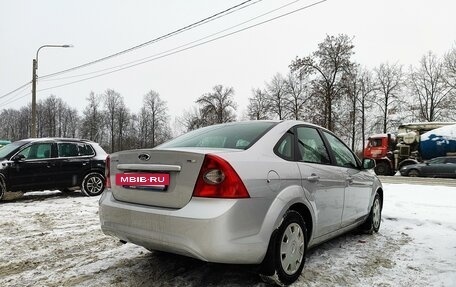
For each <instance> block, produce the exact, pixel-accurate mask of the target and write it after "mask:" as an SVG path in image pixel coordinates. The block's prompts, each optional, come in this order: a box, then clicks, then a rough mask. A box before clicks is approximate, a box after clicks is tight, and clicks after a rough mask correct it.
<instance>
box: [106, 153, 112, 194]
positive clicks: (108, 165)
mask: <svg viewBox="0 0 456 287" xmlns="http://www.w3.org/2000/svg"><path fill="white" fill-rule="evenodd" d="M110 168H111V158H110V157H109V155H108V156H107V157H106V164H105V178H106V182H105V187H106V188H111V171H110Z"/></svg>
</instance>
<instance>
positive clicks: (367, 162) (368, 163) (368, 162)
mask: <svg viewBox="0 0 456 287" xmlns="http://www.w3.org/2000/svg"><path fill="white" fill-rule="evenodd" d="M374 167H375V160H373V159H371V158H365V159H363V168H364V169H373V168H374Z"/></svg>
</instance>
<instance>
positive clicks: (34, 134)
mask: <svg viewBox="0 0 456 287" xmlns="http://www.w3.org/2000/svg"><path fill="white" fill-rule="evenodd" d="M47 47H50V48H71V47H73V45H43V46H41V47H39V48H38V50H37V51H36V57H35V59H33V62H32V128H31V137H32V138H36V137H38V135H37V132H36V80H37V79H38V76H37V74H36V71H37V70H38V53H39V52H40V50H41V49H42V48H47Z"/></svg>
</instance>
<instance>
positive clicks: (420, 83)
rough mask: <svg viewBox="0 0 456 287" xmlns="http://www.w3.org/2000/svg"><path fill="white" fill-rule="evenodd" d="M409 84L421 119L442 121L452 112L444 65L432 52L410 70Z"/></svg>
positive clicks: (449, 89) (449, 88)
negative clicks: (415, 97)
mask: <svg viewBox="0 0 456 287" xmlns="http://www.w3.org/2000/svg"><path fill="white" fill-rule="evenodd" d="M409 82H410V87H411V91H412V93H413V94H415V95H417V96H418V100H419V112H420V118H421V119H423V120H425V121H428V122H433V121H438V120H444V119H445V118H444V117H445V115H446V113H447V112H448V111H449V110H450V109H451V110H452V111H453V110H454V109H453V108H454V105H452V101H451V100H450V95H451V93H450V92H451V87H450V86H449V85H448V81H447V80H446V78H445V67H444V63H443V61H441V60H439V59H438V58H437V56H436V55H434V54H433V53H432V52H429V53H428V54H427V55H425V56H423V57H422V58H421V61H420V65H419V67H417V68H411V69H410V77H409ZM452 106H453V107H452Z"/></svg>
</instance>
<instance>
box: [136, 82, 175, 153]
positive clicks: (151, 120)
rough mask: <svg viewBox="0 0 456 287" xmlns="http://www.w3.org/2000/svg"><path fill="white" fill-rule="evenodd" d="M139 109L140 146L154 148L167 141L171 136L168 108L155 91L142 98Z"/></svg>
mask: <svg viewBox="0 0 456 287" xmlns="http://www.w3.org/2000/svg"><path fill="white" fill-rule="evenodd" d="M143 104H144V105H143V108H142V109H141V115H140V118H141V145H142V146H143V147H145V146H148V147H154V146H156V145H157V144H160V143H162V142H163V141H165V140H167V139H168V138H169V137H170V135H171V132H170V130H171V127H170V125H169V116H168V107H167V106H166V102H165V101H163V100H161V99H160V95H159V94H158V93H157V92H155V91H152V90H151V91H150V92H149V93H147V94H146V95H145V96H144V100H143Z"/></svg>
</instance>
